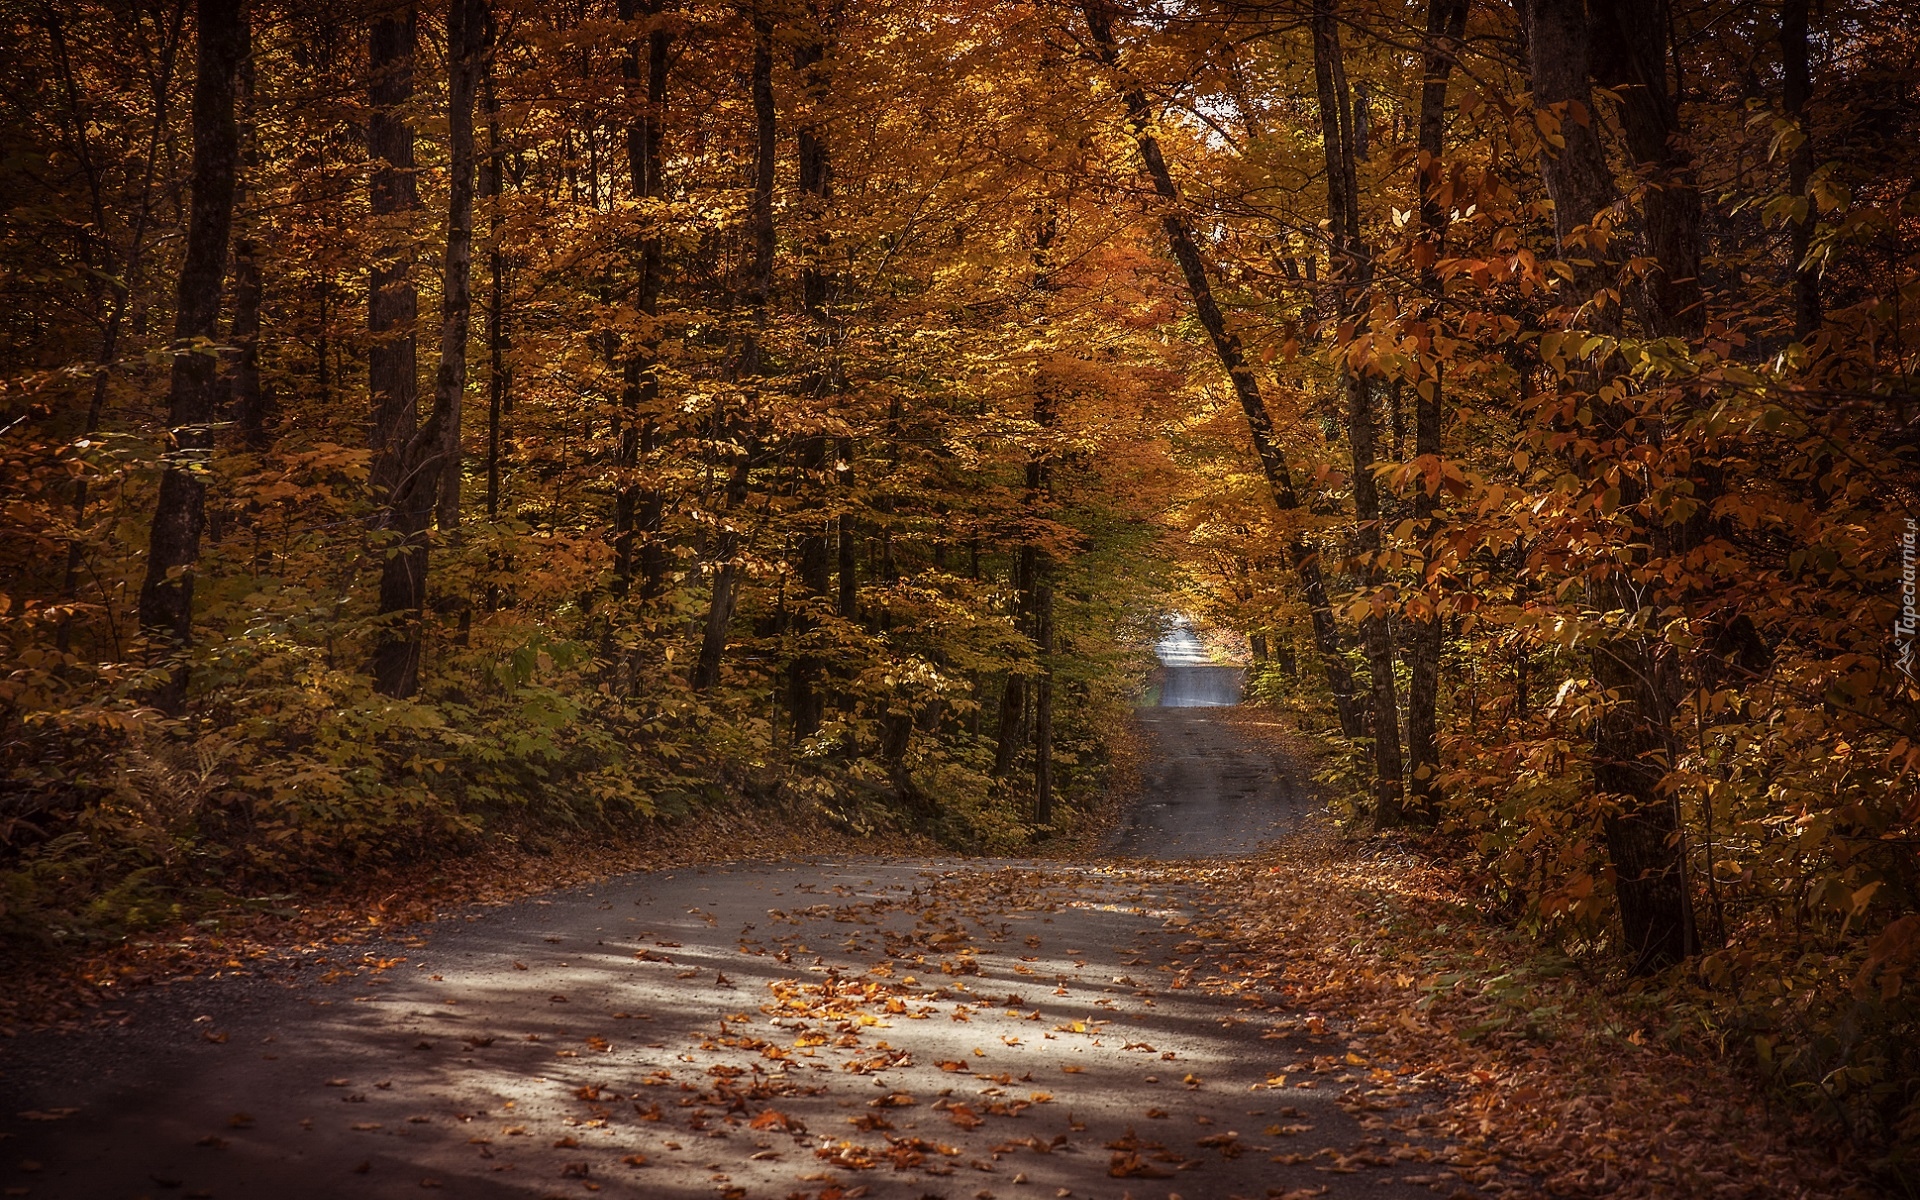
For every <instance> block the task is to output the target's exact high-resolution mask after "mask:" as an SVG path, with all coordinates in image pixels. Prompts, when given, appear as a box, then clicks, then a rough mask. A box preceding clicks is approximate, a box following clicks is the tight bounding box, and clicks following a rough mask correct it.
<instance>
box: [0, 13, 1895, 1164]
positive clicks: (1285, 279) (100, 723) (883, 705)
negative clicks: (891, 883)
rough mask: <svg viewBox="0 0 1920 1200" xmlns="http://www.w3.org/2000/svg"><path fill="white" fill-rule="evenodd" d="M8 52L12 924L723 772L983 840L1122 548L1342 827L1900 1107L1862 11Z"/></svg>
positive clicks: (280, 22) (116, 42) (1886, 438)
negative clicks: (1288, 719) (1311, 757)
mask: <svg viewBox="0 0 1920 1200" xmlns="http://www.w3.org/2000/svg"><path fill="white" fill-rule="evenodd" d="M0 52H4V54H5V56H6V59H7V61H8V62H9V63H11V64H13V67H12V69H11V71H10V79H11V82H10V83H9V85H8V87H7V88H6V89H5V90H4V93H3V94H0V138H4V153H0V194H4V195H5V196H6V198H7V199H6V219H5V224H4V226H0V278H3V279H4V285H3V286H4V292H5V295H6V298H7V300H8V302H9V303H8V304H7V305H6V308H5V310H4V312H0V458H3V461H4V467H3V468H0V504H4V521H5V538H4V542H3V543H0V628H3V629H4V634H5V637H4V653H5V656H6V669H5V675H4V682H3V683H0V747H3V751H0V752H3V754H4V770H5V774H4V776H3V777H0V780H3V781H0V887H3V888H4V891H3V892H0V904H4V906H5V908H4V913H0V923H3V924H4V932H5V934H6V936H8V937H9V938H13V939H19V940H21V941H34V940H38V941H42V942H45V941H47V940H49V939H51V940H55V941H59V940H85V939H90V938H98V937H112V936H120V935H122V934H124V933H126V932H127V931H129V930H134V929H139V928H143V927H147V926H151V925H154V924H157V923H162V922H166V921H170V920H174V919H177V918H179V917H181V916H191V915H193V914H194V913H196V912H199V911H204V910H205V908H206V907H207V906H209V905H218V904H220V903H225V902H227V901H228V900H230V899H231V898H233V897H237V896H245V895H249V894H257V893H260V892H262V891H266V890H271V889H272V888H274V887H277V886H279V885H280V884H282V883H284V882H285V881H288V880H304V881H312V880H315V879H318V880H323V881H324V880H326V879H330V878H333V879H337V878H339V877H341V876H343V875H345V874H348V873H351V872H352V871H353V870H354V869H355V868H356V866H357V865H360V864H365V863H367V862H369V861H380V862H396V861H402V860H413V859H417V858H419V857H421V856H424V855H427V854H430V853H440V852H444V851H446V850H448V849H450V848H454V847H458V846H460V845H463V844H466V845H471V844H472V843H473V842H474V841H475V840H476V839H479V838H483V837H486V836H488V835H489V834H490V833H493V832H497V831H501V830H505V829H510V828H524V827H544V828H549V829H551V828H556V827H558V828H567V827H576V826H600V825H608V824H612V825H620V824H625V823H631V822H635V821H639V820H645V819H649V818H655V817H659V816H670V815H681V814H685V813H687V812H689V811H692V810H694V809H696V808H698V807H700V806H701V805H702V804H704V803H706V802H707V801H708V800H709V799H711V798H714V797H717V796H720V795H724V794H745V795H747V796H750V797H753V798H755V799H756V800H757V801H762V802H766V803H770V804H794V805H800V806H803V807H809V808H817V809H819V810H821V811H824V812H826V813H827V814H829V815H830V819H832V820H833V821H836V822H838V823H840V824H841V825H842V826H844V827H849V828H854V829H859V830H866V829H873V828H881V827H896V826H910V827H914V828H917V829H920V830H923V831H927V832H931V833H933V834H934V835H936V836H938V837H940V838H942V839H943V840H945V841H946V842H948V843H949V844H953V845H957V846H962V847H967V848H975V849H995V850H1007V849H1013V848H1016V847H1019V846H1023V845H1027V844H1030V843H1032V842H1033V841H1034V840H1035V839H1037V838H1044V837H1049V836H1054V835H1058V834H1064V833H1067V832H1070V831H1072V830H1074V829H1076V828H1081V827H1083V826H1084V825H1085V824H1086V823H1087V820H1088V813H1089V812H1090V810H1091V805H1092V802H1093V799H1094V798H1095V797H1096V796H1097V795H1098V794H1099V792H1100V790H1101V788H1102V786H1103V781H1104V772H1105V768H1106V763H1107V762H1108V759H1109V756H1110V738H1111V736H1112V733H1113V731H1114V730H1115V729H1117V728H1119V727H1120V726H1121V724H1122V723H1123V718H1124V713H1125V709H1126V705H1127V704H1128V702H1129V698H1130V697H1131V695H1132V694H1133V693H1134V690H1135V688H1136V687H1137V685H1138V684H1139V682H1140V680H1141V677H1142V674H1143V672H1144V670H1145V669H1146V666H1147V664H1148V662H1149V660H1148V659H1147V657H1146V654H1145V648H1146V646H1147V645H1148V644H1149V643H1150V641H1151V638H1152V635H1153V632H1154V630H1155V628H1156V622H1157V620H1158V618H1159V614H1161V613H1163V612H1166V611H1169V610H1171V609H1173V608H1176V607H1179V608H1185V609H1186V610H1187V611H1189V612H1192V613H1193V614H1195V615H1196V616H1199V617H1202V618H1204V619H1205V620H1207V621H1209V622H1211V623H1212V624H1213V625H1214V626H1215V627H1216V628H1217V629H1219V630H1220V631H1222V632H1223V633H1225V634H1227V635H1228V636H1231V637H1239V636H1244V637H1245V639H1246V643H1247V645H1248V646H1249V647H1250V651H1251V656H1252V658H1253V659H1254V660H1255V672H1254V687H1255V691H1256V693H1257V694H1259V695H1260V696H1262V697H1263V698H1265V699H1266V700H1268V701H1270V702H1272V703H1275V704H1278V705H1281V706H1283V707H1287V708H1290V709H1291V710H1292V711H1293V712H1294V713H1295V714H1296V719H1297V721H1298V722H1299V723H1301V724H1303V725H1304V726H1306V727H1307V728H1309V729H1326V730H1329V731H1332V732H1333V734H1334V736H1333V737H1331V738H1330V739H1329V742H1330V744H1332V745H1333V746H1334V747H1335V753H1334V756H1333V757H1334V759H1335V762H1334V767H1333V771H1334V775H1333V777H1332V778H1333V782H1334V783H1335V784H1336V785H1337V786H1336V791H1338V792H1339V794H1340V796H1341V797H1342V799H1341V803H1342V804H1343V805H1344V809H1345V812H1346V815H1347V816H1348V817H1349V818H1350V819H1351V820H1352V822H1353V823H1354V824H1355V825H1356V826H1357V825H1362V824H1373V825H1377V826H1381V827H1394V828H1397V827H1402V826H1407V827H1413V828H1415V829H1418V830H1421V831H1425V832H1426V833H1428V834H1430V836H1431V837H1432V838H1433V839H1435V841H1434V843H1433V844H1434V845H1437V846H1440V847H1444V848H1445V849H1446V852H1447V853H1449V854H1463V855H1465V856H1466V857H1467V860H1468V861H1469V862H1470V863H1471V864H1472V865H1473V867H1474V871H1475V879H1476V881H1477V884H1478V886H1479V887H1480V888H1481V889H1482V894H1483V896H1484V899H1485V903H1486V904H1487V906H1488V907H1489V909H1490V910H1491V911H1494V912H1496V913H1497V914H1499V916H1500V917H1501V919H1503V920H1506V921H1508V922H1510V923H1512V924H1513V925H1514V926H1516V927H1517V928H1519V929H1522V930H1524V931H1526V932H1527V933H1529V934H1531V935H1533V936H1536V937H1537V938H1539V939H1541V940H1542V941H1543V942H1545V943H1549V944H1551V945H1553V946H1554V947H1556V948H1557V949H1558V950H1559V951H1563V952H1565V953H1566V954H1569V955H1572V956H1574V957H1575V958H1578V959H1584V960H1591V961H1592V962H1593V963H1595V964H1603V965H1605V966H1606V967H1607V969H1613V970H1617V971H1619V972H1622V973H1624V974H1626V975H1628V976H1633V977H1638V978H1640V979H1642V980H1644V982H1637V983H1635V984H1634V986H1661V987H1669V988H1672V989H1675V992H1674V994H1675V995H1676V996H1681V995H1684V996H1685V997H1686V998H1687V999H1686V1005H1687V1006H1686V1007H1685V1009H1684V1011H1685V1012H1687V1013H1688V1014H1689V1020H1690V1021H1692V1022H1693V1023H1694V1025H1693V1027H1691V1028H1689V1029H1688V1030H1687V1031H1686V1033H1687V1036H1695V1037H1707V1038H1710V1039H1711V1040H1714V1041H1715V1042H1716V1043H1717V1044H1718V1045H1720V1046H1721V1047H1722V1048H1724V1049H1725V1050H1727V1051H1728V1052H1735V1053H1739V1054H1741V1055H1746V1056H1749V1057H1750V1059H1751V1061H1752V1062H1754V1063H1755V1064H1757V1065H1758V1066H1759V1067H1760V1068H1761V1069H1763V1070H1764V1071H1766V1072H1767V1073H1768V1074H1769V1075H1770V1077H1771V1078H1773V1079H1775V1080H1776V1081H1777V1082H1779V1083H1780V1084H1781V1085H1782V1086H1783V1087H1785V1088H1787V1089H1789V1090H1791V1091H1792V1092H1793V1093H1795V1094H1796V1095H1798V1096H1800V1097H1802V1098H1803V1099H1805V1100H1806V1101H1807V1102H1808V1103H1809V1104H1811V1105H1814V1106H1816V1107H1819V1108H1822V1109H1823V1110H1826V1111H1829V1112H1831V1113H1833V1114H1837V1115H1838V1116H1839V1117H1840V1119H1841V1120H1842V1121H1843V1122H1844V1124H1845V1126H1846V1128H1847V1130H1848V1131H1849V1133H1850V1135H1851V1136H1853V1137H1855V1138H1857V1139H1858V1140H1859V1141H1860V1142H1861V1144H1863V1145H1868V1146H1872V1147H1875V1148H1876V1149H1875V1151H1874V1152H1875V1153H1883V1152H1885V1150H1886V1148H1888V1147H1894V1148H1895V1149H1894V1152H1893V1157H1891V1158H1889V1159H1888V1160H1887V1161H1888V1169H1889V1170H1895V1171H1899V1170H1910V1168H1908V1167H1904V1166H1902V1165H1901V1163H1902V1162H1903V1161H1904V1160H1901V1159H1900V1158H1899V1154H1900V1153H1901V1152H1900V1151H1899V1150H1898V1147H1900V1146H1902V1145H1912V1144H1915V1143H1916V1141H1917V1140H1920V1093H1916V1092H1915V1090H1914V1089H1915V1086H1916V1084H1915V1081H1916V1079H1920V1063H1916V1062H1915V1061H1914V1059H1913V1055H1914V1049H1913V1047H1914V1046H1915V1045H1916V1044H1920V1037H1916V1029H1915V1020H1916V1015H1917V1010H1916V1007H1915V1002H1914V995H1915V991H1914V989H1915V987H1916V986H1920V860H1916V858H1915V844H1916V837H1917V836H1920V831H1917V830H1916V821H1920V790H1916V783H1915V780H1916V769H1917V768H1920V731H1917V730H1916V728H1915V715H1916V701H1917V700H1920V684H1917V683H1916V678H1917V676H1916V671H1917V670H1920V668H1916V667H1915V665H1914V626H1913V611H1914V603H1915V601H1914V599H1913V595H1914V593H1913V573H1912V572H1913V552H1914V544H1915V542H1914V539H1915V536H1916V535H1915V528H1916V526H1915V524H1914V522H1915V519H1916V518H1915V517H1914V516H1913V513H1914V506H1915V500H1916V489H1915V479H1916V474H1915V456H1916V446H1917V445H1920V443H1917V442H1916V433H1915V421H1916V419H1920V410H1917V409H1916V407H1915V403H1916V402H1915V398H1914V393H1913V387H1912V379H1913V374H1914V371H1915V366H1916V364H1915V357H1914V356H1915V350H1914V347H1915V345H1916V344H1917V343H1920V329H1917V328H1916V326H1915V313H1916V312H1920V274H1916V270H1915V258H1914V236H1915V233H1916V225H1915V222H1916V220H1917V219H1920V199H1916V193H1915V191H1914V186H1915V185H1914V165H1915V160H1914V146H1915V145H1916V134H1920V128H1916V122H1915V118H1914V113H1915V112H1916V111H1920V108H1917V106H1916V100H1917V99H1920V98H1917V97H1916V95H1915V86H1916V80H1915V72H1914V70H1913V67H1912V63H1913V60H1914V54H1915V46H1914V40H1913V31H1912V29H1911V22H1910V20H1908V19H1907V18H1906V17H1905V16H1904V13H1903V10H1902V9H1901V7H1900V6H1898V5H1893V4H1887V3H1881V2H1878V0H1867V2H1865V3H1862V4H1856V5H1852V6H1841V7H1838V8H1829V9H1822V10H1819V11H1810V9H1809V6H1808V5H1806V4H1805V3H1804V0H1781V2H1780V3H1778V4H1768V5H1763V6H1761V7H1759V8H1739V9H1736V8H1733V7H1730V6H1728V5H1725V4H1711V3H1709V4H1698V5H1691V6H1689V5H1685V4H1680V3H1666V4H1659V3H1654V2H1653V0H1634V2H1632V3H1626V4H1620V5H1610V6H1602V5H1593V6H1591V7H1589V6H1586V5H1582V4H1579V3H1567V2H1566V0H1522V2H1521V3H1519V4H1517V5H1507V4H1488V3H1473V2H1471V0H1432V3H1431V4H1428V5H1409V4H1399V3H1391V2H1388V0H1341V2H1336V0H1291V2H1288V3H1274V4H1267V3H1251V2H1242V0H1216V2H1214V3H1205V4H1196V5H1181V6H1167V7H1165V8H1162V7H1159V6H1119V5H1115V4H1113V3H1111V2H1110V0H1085V2H1084V3H1079V4H1065V3H1016V2H1007V3H967V4H951V3H950V4H941V3H938V2H935V0H928V2H927V3H923V4H918V5H907V6H899V5H892V6H889V5H880V4H872V3H866V2H864V0H756V2H755V3H751V4H746V3H742V4H737V5H736V4H708V3H704V2H701V0H685V2H681V0H581V2H580V3H573V4H564V5H546V4H533V3H526V2H523V0H445V2H443V3H432V4H422V5H415V4H410V3H409V4H399V3H388V2H385V0H381V2H373V0H367V2H365V3H352V2H350V3H339V4H324V5H319V6H297V5H295V6H281V5H275V4H272V3H268V2H267V0H256V2H254V3H252V4H245V3H240V2H239V0H197V2H196V3H194V4H192V5H188V4H186V3H185V0H170V2H167V3H162V4H159V5H157V6H149V5H144V4H123V3H114V2H104V0H91V2H87V3H72V4H59V5H49V6H43V7H41V8H38V9H34V10H33V11H31V12H28V11H26V10H24V9H23V10H22V11H21V13H19V14H16V16H15V17H14V18H13V19H10V20H9V21H8V22H7V23H6V25H5V27H4V29H0ZM1675 1036H1679V1034H1678V1033H1676V1034H1675Z"/></svg>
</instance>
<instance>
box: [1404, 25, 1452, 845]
mask: <svg viewBox="0 0 1920 1200" xmlns="http://www.w3.org/2000/svg"><path fill="white" fill-rule="evenodd" d="M1466 26H1467V0H1430V3H1429V4H1428V6H1427V42H1426V49H1425V52H1424V54H1423V56H1422V57H1423V62H1424V65H1425V68H1426V72H1425V76H1424V78H1423V80H1422V82H1421V85H1420V128H1419V133H1418V140H1419V157H1418V158H1417V159H1416V161H1415V171H1416V184H1417V186H1418V188H1419V191H1420V204H1419V208H1418V211H1417V215H1418V217H1419V220H1420V233H1419V238H1420V240H1419V242H1418V244H1417V245H1416V246H1415V248H1414V257H1415V261H1416V262H1417V263H1418V264H1419V267H1420V288H1421V291H1422V292H1424V293H1425V297H1426V302H1427V309H1426V312H1425V313H1424V314H1423V315H1424V319H1425V320H1426V321H1428V322H1429V323H1431V322H1435V321H1438V320H1439V319H1440V312H1441V308H1440V300H1441V292H1442V289H1441V283H1440V277H1439V275H1438V274H1436V273H1435V271H1434V269H1433V268H1434V264H1435V262H1437V261H1438V259H1439V257H1440V253H1441V251H1442V249H1443V247H1444V242H1445V239H1446V235H1447V211H1448V210H1447V206H1446V205H1443V204H1441V203H1440V187H1441V184H1442V182H1443V180H1444V179H1445V167H1444V166H1443V164H1442V156H1443V155H1444V153H1445V151H1446V133H1447V77H1448V76H1449V75H1451V74H1452V72H1453V56H1454V54H1455V53H1456V47H1458V45H1459V44H1460V38H1461V37H1462V35H1464V34H1465V33H1466ZM1444 385H1445V379H1444V378H1443V376H1442V374H1441V372H1440V369H1439V367H1438V366H1436V367H1435V368H1434V370H1433V371H1432V373H1431V374H1429V375H1427V376H1425V377H1423V378H1422V379H1420V380H1419V381H1418V382H1417V383H1416V384H1415V385H1414V401H1413V452H1414V454H1415V456H1416V457H1419V458H1423V459H1438V458H1439V457H1440V453H1441V441H1440V405H1441V402H1442V391H1441V389H1442V388H1443V387H1444ZM1439 501H1440V497H1439V492H1438V490H1437V488H1435V489H1429V488H1427V487H1425V486H1424V485H1423V486H1421V487H1419V488H1418V490H1416V491H1415V492H1414V494H1413V518H1414V522H1415V525H1416V528H1417V529H1418V530H1419V533H1418V535H1417V536H1418V537H1419V539H1420V544H1421V545H1422V546H1423V547H1424V548H1425V549H1424V554H1423V555H1422V558H1423V560H1424V564H1425V565H1424V573H1425V576H1426V578H1425V580H1424V583H1425V585H1426V587H1427V588H1428V589H1432V588H1434V587H1436V586H1437V584H1438V578H1437V574H1436V566H1435V559H1436V557H1437V552H1438V544H1439V542H1438V539H1439V536H1440V528H1439V522H1438V520H1437V514H1438V510H1439ZM1406 629H1407V650H1406V659H1407V675H1408V679H1407V762H1408V766H1409V767H1410V768H1411V774H1412V778H1411V784H1410V787H1409V791H1410V792H1411V800H1412V804H1411V807H1412V808H1413V810H1414V812H1415V813H1416V815H1417V816H1419V817H1420V818H1421V819H1425V820H1431V819H1432V818H1433V817H1434V815H1435V812H1434V810H1435V808H1436V806H1437V805H1438V803H1439V800H1440V787H1439V781H1438V775H1439V771H1440V747H1439V740H1438V729H1439V720H1438V710H1439V699H1440V646H1441V638H1442V636H1443V631H1442V628H1441V625H1440V614H1439V612H1438V611H1437V610H1436V609H1435V608H1434V607H1433V606H1432V605H1431V603H1429V604H1428V605H1427V607H1426V610H1425V611H1424V612H1421V613H1411V612H1410V613H1408V614H1407V618H1406Z"/></svg>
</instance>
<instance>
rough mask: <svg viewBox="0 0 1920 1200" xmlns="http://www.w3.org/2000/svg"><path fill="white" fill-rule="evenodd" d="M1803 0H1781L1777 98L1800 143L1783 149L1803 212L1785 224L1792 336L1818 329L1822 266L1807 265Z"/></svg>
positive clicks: (1808, 149) (1809, 153) (1808, 147)
mask: <svg viewBox="0 0 1920 1200" xmlns="http://www.w3.org/2000/svg"><path fill="white" fill-rule="evenodd" d="M1807 8H1808V3H1807V0H1783V3H1782V4H1781V5H1780V100H1781V104H1782V106H1783V107H1784V108H1785V109H1786V112H1787V117H1788V119H1789V120H1791V121H1793V122H1795V123H1796V124H1798V125H1799V126H1800V144H1799V145H1797V146H1795V147H1794V148H1793V149H1792V150H1791V151H1790V152H1788V154H1787V194H1788V195H1789V196H1794V197H1797V198H1800V199H1803V200H1805V201H1806V205H1807V208H1806V212H1805V214H1803V215H1802V216H1801V217H1800V218H1799V219H1798V220H1795V221H1790V222H1788V224H1787V255H1788V259H1789V262H1788V264H1787V266H1788V269H1789V270H1790V271H1792V272H1793V336H1794V337H1795V338H1797V339H1799V340H1800V341H1803V342H1804V341H1806V340H1807V339H1808V338H1810V337H1812V336H1813V335H1814V334H1815V333H1816V332H1818V331H1819V329H1820V320H1821V307H1820V272H1819V271H1818V270H1817V269H1816V268H1814V267H1812V266H1810V265H1808V263H1807V251H1808V249H1809V248H1810V247H1811V246H1812V244H1813V226H1814V221H1815V220H1816V214H1815V211H1814V205H1813V197H1812V196H1810V195H1808V194H1807V181H1808V180H1809V179H1811V178H1812V177H1813V120H1812V114H1811V113H1809V111H1808V108H1807V102H1808V101H1809V99H1811V96H1812V83H1811V80H1810V78H1809V74H1808V71H1807Z"/></svg>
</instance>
